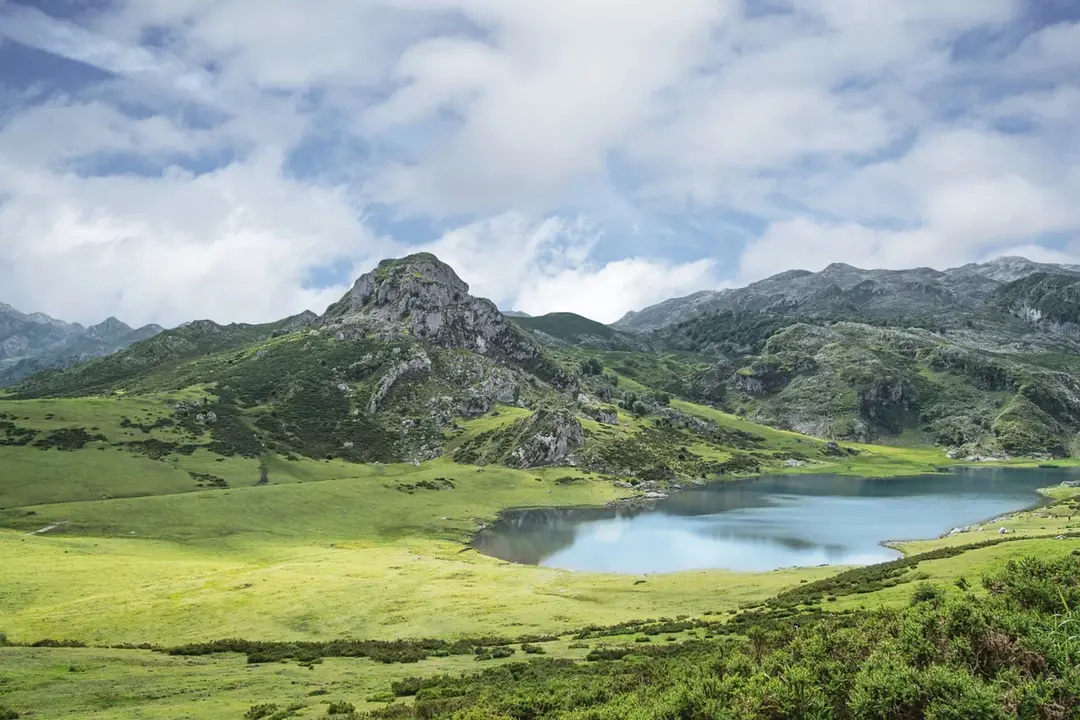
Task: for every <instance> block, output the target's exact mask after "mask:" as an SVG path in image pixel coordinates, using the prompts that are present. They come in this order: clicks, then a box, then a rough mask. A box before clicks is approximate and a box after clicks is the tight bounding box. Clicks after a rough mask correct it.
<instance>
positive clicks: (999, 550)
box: [822, 536, 1080, 610]
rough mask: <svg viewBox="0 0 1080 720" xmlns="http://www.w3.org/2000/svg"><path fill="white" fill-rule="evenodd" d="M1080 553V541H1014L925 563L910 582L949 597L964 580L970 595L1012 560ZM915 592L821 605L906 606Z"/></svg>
mask: <svg viewBox="0 0 1080 720" xmlns="http://www.w3.org/2000/svg"><path fill="white" fill-rule="evenodd" d="M979 539H985V538H978V537H971V536H968V538H967V542H975V541H977V540H979ZM904 548H905V550H920V551H923V550H928V549H931V546H930V545H923V544H920V543H910V544H906V545H905V546H904ZM1077 550H1080V538H1066V539H1064V540H1056V539H1054V538H1053V537H1032V538H1025V539H1023V540H1017V541H1013V542H1005V543H1001V544H998V545H992V546H990V547H984V548H977V549H974V550H967V551H965V552H963V553H961V554H959V555H956V556H954V557H950V558H942V559H940V560H924V561H922V562H920V563H919V565H918V568H916V569H914V570H909V571H908V573H909V576H907V577H909V578H910V579H912V580H914V579H917V578H923V579H926V580H928V581H930V582H933V583H934V584H936V585H938V586H939V587H941V588H942V589H943V590H944V591H945V592H946V593H947V594H948V593H957V592H962V591H961V590H960V588H959V587H957V586H956V581H957V580H959V579H960V578H961V577H963V578H964V579H965V580H967V581H968V584H969V586H970V589H969V592H976V593H983V592H985V590H984V589H983V588H982V587H981V586H980V584H979V578H981V577H982V576H983V575H984V574H987V573H991V572H993V571H995V570H998V569H1000V568H1001V567H1003V566H1004V565H1005V564H1006V563H1007V562H1009V561H1010V560H1017V559H1019V558H1023V557H1039V558H1043V559H1050V558H1055V557H1060V556H1063V555H1068V554H1070V553H1072V552H1075V551H1077ZM914 591H915V583H914V582H905V583H901V584H899V585H895V586H893V587H887V588H883V589H881V590H876V591H874V592H872V593H866V594H861V595H860V594H856V595H843V596H840V597H839V598H838V599H837V600H836V601H835V602H825V603H822V607H823V608H824V609H826V610H843V609H846V608H851V607H857V608H876V607H882V606H886V607H887V606H891V605H897V604H904V603H907V602H909V601H910V599H911V595H912V593H913V592H914Z"/></svg>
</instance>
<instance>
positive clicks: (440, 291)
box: [322, 253, 538, 360]
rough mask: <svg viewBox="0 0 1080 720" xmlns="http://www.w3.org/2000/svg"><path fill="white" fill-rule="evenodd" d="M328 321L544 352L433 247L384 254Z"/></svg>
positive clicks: (336, 326) (457, 343) (351, 329)
mask: <svg viewBox="0 0 1080 720" xmlns="http://www.w3.org/2000/svg"><path fill="white" fill-rule="evenodd" d="M322 324H323V327H324V328H326V329H327V330H329V331H331V332H333V333H335V334H336V335H337V336H338V337H340V338H341V339H347V338H350V337H363V336H364V334H366V333H370V332H374V333H377V334H380V335H384V336H394V335H402V334H407V335H409V336H411V337H414V338H417V339H420V340H424V341H429V342H433V343H435V344H437V345H440V346H442V347H447V348H462V349H467V350H472V351H474V352H478V353H488V352H494V353H496V354H502V355H508V356H511V357H513V358H515V359H518V360H524V359H526V358H527V357H534V356H536V355H537V354H538V350H537V349H536V348H535V346H534V343H533V342H532V341H531V339H529V338H527V337H525V336H524V335H523V333H522V332H521V331H519V330H518V329H517V327H516V326H514V325H513V324H512V323H511V322H510V321H508V320H507V318H506V317H505V316H503V314H502V313H501V312H499V310H498V308H497V307H496V306H495V303H493V302H491V301H490V300H486V299H484V298H476V297H473V296H472V295H470V294H469V286H468V284H467V283H466V282H465V281H464V280H462V279H461V278H460V277H458V275H457V273H456V272H454V269H453V268H451V267H450V266H449V265H447V264H446V263H444V262H442V261H441V260H439V259H438V258H437V257H435V256H434V255H432V254H431V253H416V254H414V255H409V256H406V257H403V258H398V259H390V260H383V261H382V262H381V263H379V265H378V267H376V268H375V269H374V270H372V271H371V272H369V273H365V274H364V275H362V276H361V277H360V279H358V280H357V281H356V283H355V284H354V285H353V287H352V289H351V290H350V291H349V292H348V293H346V294H345V296H344V297H343V298H342V299H341V300H340V301H338V302H336V303H334V304H333V305H331V306H330V307H329V308H328V309H327V311H326V313H325V314H324V315H323V318H322Z"/></svg>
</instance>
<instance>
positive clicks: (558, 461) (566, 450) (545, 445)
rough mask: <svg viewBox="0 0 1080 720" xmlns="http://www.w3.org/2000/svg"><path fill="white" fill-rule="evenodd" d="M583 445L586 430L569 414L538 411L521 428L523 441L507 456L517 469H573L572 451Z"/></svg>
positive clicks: (566, 412)
mask: <svg viewBox="0 0 1080 720" xmlns="http://www.w3.org/2000/svg"><path fill="white" fill-rule="evenodd" d="M584 444H585V430H584V429H583V428H582V427H581V422H580V421H579V420H578V419H577V418H576V417H575V416H574V414H573V413H572V412H570V411H569V410H539V411H537V412H535V413H533V414H532V416H531V417H530V418H529V419H528V421H527V422H526V424H525V427H524V435H523V441H522V442H521V444H520V445H518V447H517V448H515V449H514V450H513V452H511V453H510V458H509V464H510V465H512V466H514V467H519V468H530V467H541V466H544V465H573V464H574V462H573V454H574V451H575V450H577V449H578V448H580V447H581V446H582V445H584Z"/></svg>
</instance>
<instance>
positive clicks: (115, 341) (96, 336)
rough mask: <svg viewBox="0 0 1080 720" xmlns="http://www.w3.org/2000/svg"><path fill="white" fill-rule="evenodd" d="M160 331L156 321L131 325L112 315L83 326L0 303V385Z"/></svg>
mask: <svg viewBox="0 0 1080 720" xmlns="http://www.w3.org/2000/svg"><path fill="white" fill-rule="evenodd" d="M161 331H162V328H161V327H159V326H157V325H146V326H144V327H141V328H138V329H132V328H131V327H129V326H128V325H125V324H124V323H122V322H120V321H119V320H117V319H116V318H114V317H110V318H108V319H107V320H105V321H104V322H101V323H99V324H97V325H92V326H90V327H83V326H82V325H79V324H78V323H66V322H64V321H62V320H57V319H55V318H52V317H49V316H48V315H45V314H43V313H32V314H29V315H27V314H23V313H21V312H19V311H17V310H15V309H14V308H12V307H11V306H9V305H5V304H3V303H0V386H4V385H11V384H13V383H15V382H18V381H19V380H21V379H22V378H24V377H28V376H29V375H32V374H34V373H36V372H40V371H42V370H48V369H57V368H64V367H70V366H72V365H74V364H76V363H79V362H82V361H84V360H88V359H91V358H95V357H101V356H102V355H108V354H110V353H113V352H115V351H117V350H119V349H122V348H125V347H127V346H129V345H131V344H132V343H136V342H139V341H140V340H145V339H146V338H149V337H152V336H154V335H156V334H157V333H159V332H161Z"/></svg>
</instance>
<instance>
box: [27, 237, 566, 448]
mask: <svg viewBox="0 0 1080 720" xmlns="http://www.w3.org/2000/svg"><path fill="white" fill-rule="evenodd" d="M468 290H469V288H468V285H467V284H466V283H464V282H463V281H462V280H461V279H460V278H459V277H458V276H457V275H456V274H455V273H454V271H453V270H452V269H451V268H450V267H449V266H448V265H446V264H445V263H442V262H441V261H439V260H438V259H437V258H436V257H435V256H433V255H430V254H427V253H421V254H417V255H411V256H408V257H406V258H401V259H396V260H386V261H383V262H382V263H380V264H379V266H378V267H377V268H376V269H375V270H373V271H372V272H370V273H367V274H365V275H363V276H362V277H360V278H359V279H358V280H357V281H356V283H355V284H354V286H353V288H352V289H351V290H350V291H349V292H348V293H346V294H345V295H344V296H343V297H342V298H341V300H339V301H338V302H336V303H334V304H333V305H331V306H330V307H329V308H328V309H327V310H326V312H325V313H324V314H323V315H322V316H316V315H315V314H314V313H305V314H302V315H299V316H295V317H293V318H288V319H286V320H282V321H279V322H277V323H269V324H265V325H240V324H234V325H228V326H222V325H218V324H216V323H213V322H211V321H208V320H202V321H196V322H193V323H188V324H186V325H184V326H182V327H179V328H175V329H173V330H168V331H165V332H163V333H161V334H159V335H157V336H155V337H153V338H151V339H149V340H146V341H143V342H140V343H136V344H135V345H132V346H131V347H129V348H127V349H126V350H123V351H121V352H118V353H115V354H113V355H111V356H109V357H105V358H100V359H98V360H96V361H93V362H89V363H86V364H83V365H80V366H78V367H75V368H71V369H69V370H64V371H59V372H51V373H42V374H39V375H37V376H34V377H32V378H29V379H27V380H26V381H25V382H24V383H22V384H21V385H19V386H17V387H16V388H15V392H16V396H17V397H77V396H81V395H87V394H112V393H115V392H117V391H123V392H124V393H125V394H129V395H132V396H139V395H145V394H153V393H160V392H172V391H179V390H184V389H186V388H191V387H205V386H207V385H211V386H213V387H215V388H216V391H215V392H214V393H213V395H212V396H211V397H206V398H204V399H203V400H202V401H200V402H199V404H198V406H197V407H198V408H199V410H198V411H197V412H188V411H186V410H179V411H178V415H177V421H178V422H180V423H186V424H187V426H188V427H189V428H191V429H197V426H196V425H195V421H193V420H192V418H191V417H189V415H191V416H202V417H203V418H205V417H210V416H212V417H213V418H214V420H213V423H212V426H206V429H207V430H208V431H209V432H210V434H211V436H212V437H213V442H214V445H213V447H214V448H215V450H216V451H217V452H219V453H221V454H240V455H247V456H257V455H261V454H263V453H265V452H267V451H273V452H280V453H282V454H285V455H292V454H296V455H305V456H308V457H316V458H330V457H338V458H342V459H346V460H352V461H357V462H367V461H391V460H400V459H412V460H419V459H426V458H429V457H434V456H436V455H439V454H442V453H443V452H444V451H445V443H446V440H447V434H448V433H450V434H452V433H453V432H454V428H455V427H456V425H457V421H458V420H459V419H463V418H464V419H468V418H475V417H478V416H480V415H483V414H485V413H487V412H490V411H491V410H492V409H493V408H494V407H495V406H496V405H497V404H503V405H518V406H519V407H527V408H533V409H539V408H540V407H541V406H542V405H545V404H551V405H554V404H559V403H560V402H563V400H562V398H563V396H565V397H567V398H569V397H571V396H572V395H573V391H575V390H576V389H577V387H578V383H577V379H576V376H575V375H574V373H573V372H572V370H570V369H569V368H568V367H566V366H565V365H564V364H561V363H559V362H558V361H556V360H555V359H554V358H553V357H552V356H551V355H550V354H549V353H547V352H546V351H545V350H544V349H543V348H542V347H541V345H540V344H539V343H538V342H536V341H535V340H534V339H533V338H532V337H531V335H530V334H529V333H527V332H525V331H523V330H521V329H520V328H519V327H518V326H517V325H516V324H514V323H513V322H511V321H510V320H509V319H508V318H506V317H504V316H503V315H502V313H500V312H499V311H498V309H497V308H496V306H495V305H494V303H492V302H491V301H489V300H485V299H482V298H476V297H473V296H472V295H470V294H469V292H468ZM564 404H565V403H564ZM189 409H190V408H189ZM526 424H527V425H528V427H529V429H530V430H531V435H530V437H531V436H532V435H544V434H545V433H547V434H551V435H555V436H559V437H564V436H570V437H571V440H572V442H570V444H569V445H567V444H566V443H562V444H561V445H558V446H557V447H543V442H540V443H539V445H537V444H536V443H533V445H536V447H533V446H529V442H530V437H526V438H523V439H522V441H521V442H520V443H518V445H516V446H513V447H507V448H505V452H503V453H502V455H506V456H509V455H511V454H513V453H515V452H516V453H517V455H516V457H517V460H516V461H515V462H517V463H519V464H524V465H528V464H536V463H539V462H546V463H553V462H561V461H564V460H566V459H567V458H568V457H569V455H570V453H571V452H572V451H573V450H575V449H577V447H579V446H580V445H581V442H580V436H581V425H580V422H578V421H577V420H576V418H574V417H573V416H571V415H567V414H566V413H558V412H556V413H550V414H544V415H536V416H534V417H531V418H530V419H529V420H528V422H527V423H524V422H523V425H522V427H524V426H525V425H526ZM563 425H566V426H567V427H566V428H564V427H562V426H563ZM525 446H528V447H525ZM522 447H524V449H522Z"/></svg>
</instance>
